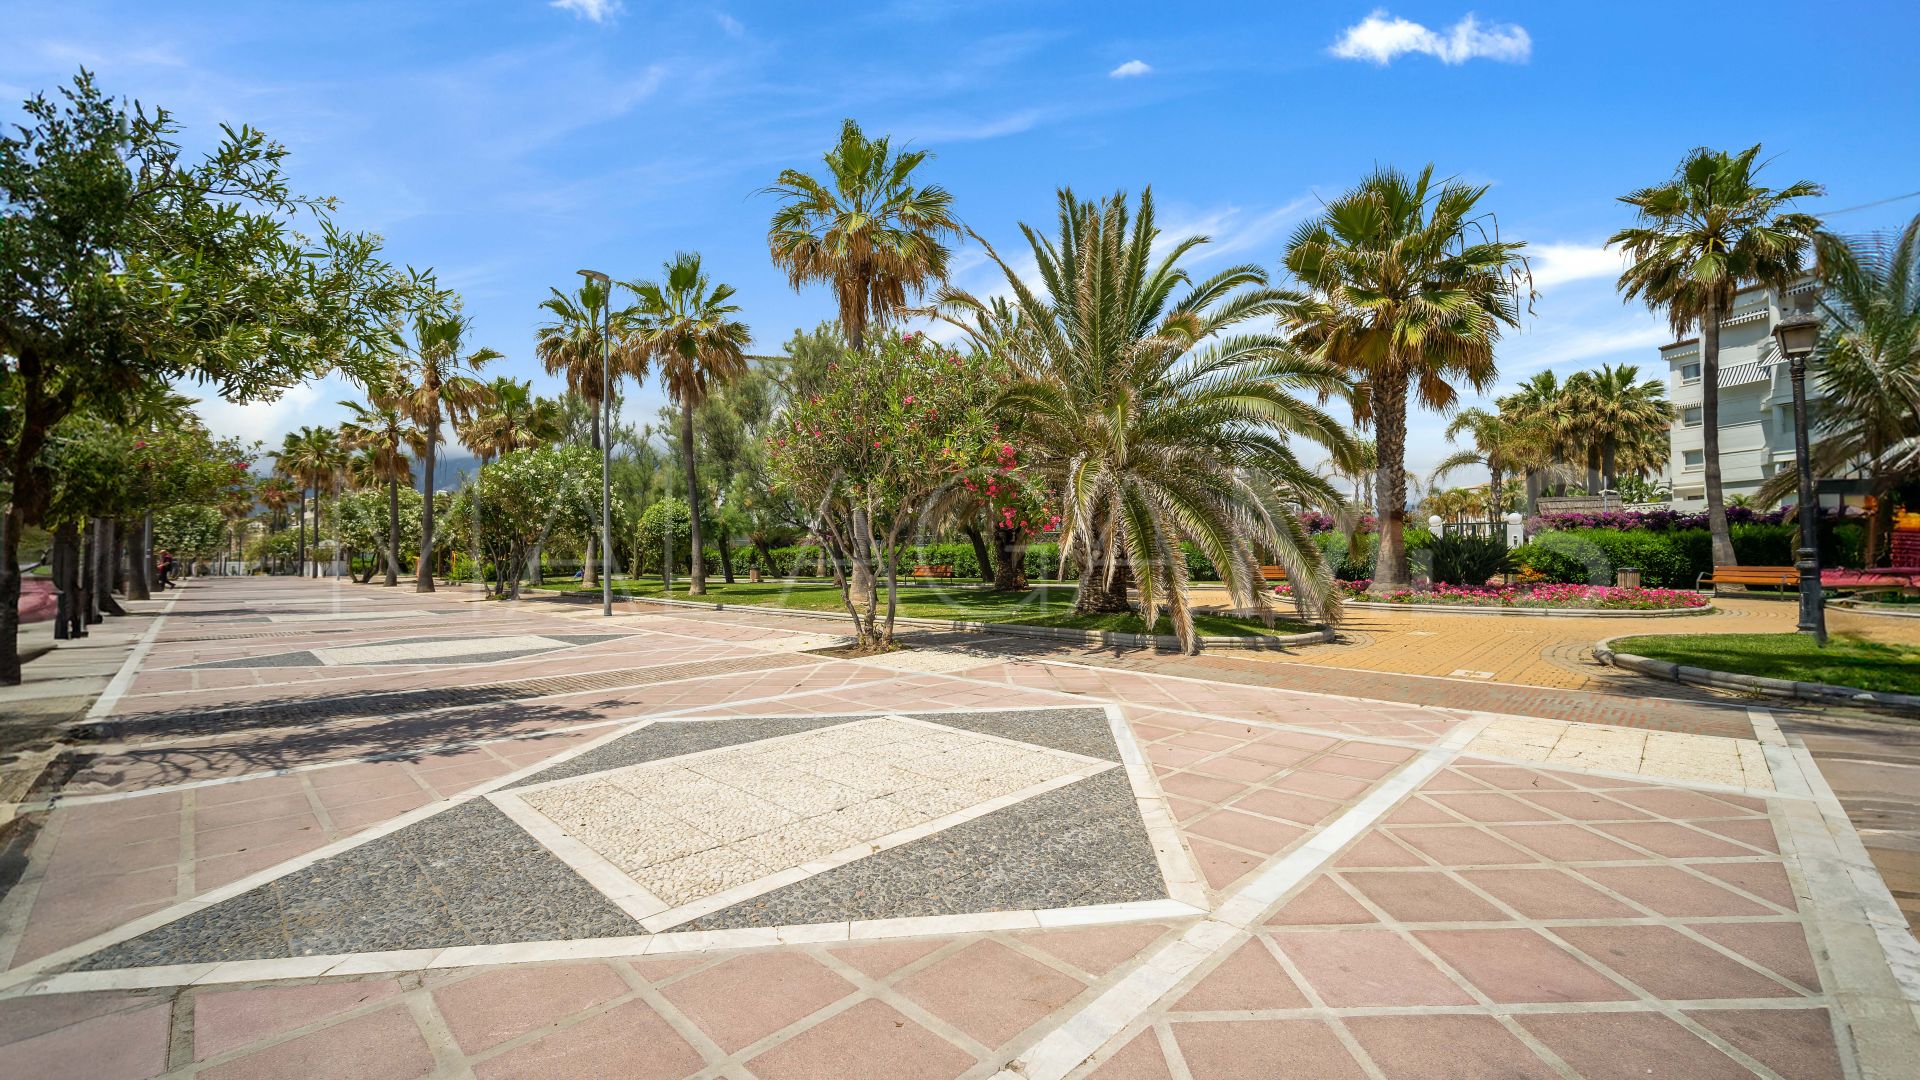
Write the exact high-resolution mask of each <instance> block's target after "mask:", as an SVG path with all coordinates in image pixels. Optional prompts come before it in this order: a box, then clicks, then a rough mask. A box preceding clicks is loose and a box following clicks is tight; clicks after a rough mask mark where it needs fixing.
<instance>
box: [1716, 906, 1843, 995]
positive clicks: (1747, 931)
mask: <svg viewBox="0 0 1920 1080" xmlns="http://www.w3.org/2000/svg"><path fill="white" fill-rule="evenodd" d="M1688 929H1689V930H1692V931H1693V932H1694V933H1696V934H1699V935H1700V936H1701V937H1704V938H1706V939H1707V940H1709V941H1712V942H1715V943H1717V944H1719V945H1722V946H1724V947H1726V948H1729V949H1732V950H1733V951H1734V952H1737V953H1739V954H1740V955H1742V956H1744V957H1746V958H1747V959H1749V960H1752V961H1753V962H1754V963H1756V964H1759V965H1760V966H1761V967H1763V968H1766V969H1768V970H1769V971H1772V972H1773V973H1774V974H1776V975H1783V976H1785V977H1787V978H1789V979H1792V980H1793V981H1794V982H1797V983H1799V984H1800V985H1801V986H1804V987H1806V988H1807V989H1809V990H1818V989H1819V988H1820V971H1819V969H1818V968H1817V967H1815V966H1814V962H1813V953H1812V951H1811V950H1809V949H1808V947H1807V934H1806V929H1805V928H1804V927H1802V926H1801V925H1800V924H1799V923H1798V922H1784V921H1783V922H1763V923H1695V924H1692V925H1690V926H1689V927H1688Z"/></svg>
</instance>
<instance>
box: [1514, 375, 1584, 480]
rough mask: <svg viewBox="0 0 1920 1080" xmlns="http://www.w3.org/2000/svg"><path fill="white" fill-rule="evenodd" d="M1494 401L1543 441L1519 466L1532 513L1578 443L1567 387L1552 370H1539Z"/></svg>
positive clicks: (1561, 475) (1560, 472)
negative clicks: (1572, 421)
mask: <svg viewBox="0 0 1920 1080" xmlns="http://www.w3.org/2000/svg"><path fill="white" fill-rule="evenodd" d="M1495 404H1497V405H1498V406H1499V408H1500V415H1501V416H1502V417H1505V418H1508V419H1509V420H1510V421H1511V422H1512V423H1513V424H1515V425H1520V426H1525V427H1527V428H1529V429H1531V430H1532V431H1533V432H1534V433H1535V434H1536V435H1537V436H1538V437H1539V439H1540V441H1541V446H1540V448H1539V450H1540V453H1539V454H1538V455H1530V460H1529V461H1528V462H1527V463H1526V464H1525V465H1523V466H1522V467H1521V470H1520V471H1521V473H1522V475H1523V476H1524V478H1525V480H1526V512H1527V513H1529V514H1531V513H1533V512H1534V509H1535V507H1536V505H1537V504H1538V502H1539V499H1540V496H1541V495H1543V494H1545V493H1546V488H1547V486H1548V484H1549V483H1550V482H1551V481H1553V479H1554V478H1555V476H1556V475H1558V476H1560V477H1564V476H1565V474H1566V470H1565V468H1564V464H1565V462H1566V460H1567V457H1568V455H1569V454H1570V453H1572V452H1573V450H1574V448H1575V447H1576V446H1577V439H1575V437H1574V436H1573V434H1572V432H1573V425H1572V423H1571V419H1572V418H1570V417H1569V416H1568V415H1567V410H1566V388H1565V387H1563V386H1561V385H1560V377H1559V376H1558V375H1555V374H1554V373H1553V372H1551V371H1537V372H1535V373H1534V374H1533V377H1532V378H1530V379H1528V380H1527V381H1525V382H1523V383H1521V384H1520V388H1519V389H1517V390H1515V391H1514V392H1513V393H1511V394H1506V395H1504V396H1502V397H1501V398H1499V400H1498V401H1496V402H1495Z"/></svg>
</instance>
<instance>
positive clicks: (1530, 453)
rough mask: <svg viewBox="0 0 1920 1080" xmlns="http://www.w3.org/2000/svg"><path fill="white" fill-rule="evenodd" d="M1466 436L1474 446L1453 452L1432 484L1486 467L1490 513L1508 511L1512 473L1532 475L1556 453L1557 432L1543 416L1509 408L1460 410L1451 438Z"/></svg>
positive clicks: (1450, 425)
mask: <svg viewBox="0 0 1920 1080" xmlns="http://www.w3.org/2000/svg"><path fill="white" fill-rule="evenodd" d="M1462 435H1465V436H1467V437H1468V438H1470V439H1471V440H1472V442H1473V445H1472V447H1470V448H1465V449H1461V450H1459V451H1456V452H1455V453H1452V454H1449V455H1448V456H1447V457H1446V458H1445V459H1444V460H1442V461H1441V462H1440V464H1439V465H1437V466H1435V467H1434V470H1433V474H1432V475H1431V476H1430V477H1428V480H1427V482H1428V485H1429V486H1435V485H1438V484H1439V483H1440V478H1441V477H1443V476H1445V475H1447V474H1448V473H1450V472H1452V471H1453V470H1455V469H1460V468H1464V467H1466V466H1468V465H1481V466H1485V468H1486V470H1487V480H1488V483H1487V492H1488V503H1489V512H1490V516H1498V515H1500V514H1502V513H1504V512H1505V511H1506V506H1505V505H1504V498H1503V497H1504V495H1505V492H1506V479H1507V477H1508V476H1511V475H1514V474H1516V473H1528V474H1530V473H1531V472H1532V471H1533V470H1534V469H1537V468H1539V467H1541V466H1543V465H1545V464H1546V463H1547V462H1548V461H1550V460H1551V459H1552V455H1553V445H1554V441H1553V434H1552V431H1551V430H1550V429H1549V427H1548V425H1547V424H1546V423H1544V422H1543V421H1542V420H1541V418H1539V417H1534V416H1522V415H1518V414H1514V413H1509V412H1508V411H1507V410H1505V409H1502V410H1500V411H1498V412H1489V411H1487V410H1486V409H1481V408H1470V409H1462V410H1460V411H1459V412H1458V413H1456V414H1454V417H1453V419H1452V421H1451V422H1449V423H1448V424H1447V438H1448V439H1458V438H1460V437H1461V436H1462Z"/></svg>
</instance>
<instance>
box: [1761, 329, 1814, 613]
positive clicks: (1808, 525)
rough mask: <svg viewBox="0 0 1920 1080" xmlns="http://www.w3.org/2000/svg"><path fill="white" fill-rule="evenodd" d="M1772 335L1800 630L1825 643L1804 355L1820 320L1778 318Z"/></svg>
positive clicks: (1810, 351) (1811, 346)
mask: <svg viewBox="0 0 1920 1080" xmlns="http://www.w3.org/2000/svg"><path fill="white" fill-rule="evenodd" d="M1773 339H1774V341H1775V342H1776V343H1777V344H1778V345H1779V346H1780V351H1781V353H1783V354H1784V355H1785V356H1786V358H1787V364H1788V372H1789V373H1790V375H1791V378H1792V380H1793V464H1794V468H1795V469H1796V470H1798V472H1799V481H1800V483H1799V487H1800V495H1799V499H1800V553H1799V554H1800V558H1799V560H1798V561H1797V562H1796V563H1795V564H1794V565H1795V566H1797V567H1798V568H1799V570H1800V632H1801V633H1803V634H1811V635H1813V641H1814V644H1816V645H1825V644H1826V643H1827V611H1826V604H1825V596H1824V594H1823V593H1822V592H1821V589H1820V535H1819V514H1820V496H1819V494H1818V493H1817V492H1816V491H1815V490H1814V486H1813V461H1812V458H1811V457H1810V455H1809V454H1808V453H1807V358H1808V357H1809V356H1812V355H1813V350H1814V348H1815V347H1816V346H1817V345H1818V344H1819V342H1820V320H1818V319H1815V318H1813V317H1812V316H1810V315H1802V316H1795V317H1793V318H1787V319H1782V320H1780V322H1779V323H1777V324H1776V325H1775V326H1774V328H1773Z"/></svg>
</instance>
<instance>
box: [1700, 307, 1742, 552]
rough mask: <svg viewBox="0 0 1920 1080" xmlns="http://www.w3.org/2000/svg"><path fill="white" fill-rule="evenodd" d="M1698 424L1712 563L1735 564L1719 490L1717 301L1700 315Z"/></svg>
mask: <svg viewBox="0 0 1920 1080" xmlns="http://www.w3.org/2000/svg"><path fill="white" fill-rule="evenodd" d="M1700 425H1701V432H1700V434H1701V437H1702V439H1703V440H1704V444H1703V449H1702V452H1701V457H1702V458H1703V460H1702V462H1701V465H1702V467H1703V468H1704V469H1705V471H1706V484H1707V531H1708V532H1709V533H1711V534H1712V536H1713V565H1715V566H1735V565H1738V563H1739V558H1738V556H1736V555H1734V553H1733V531H1732V530H1730V529H1728V528H1727V502H1726V498H1725V497H1724V496H1723V495H1722V494H1721V491H1720V303H1719V301H1718V299H1717V298H1716V299H1710V300H1708V301H1707V310H1706V313H1705V314H1703V315H1702V316H1701V318H1700Z"/></svg>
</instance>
